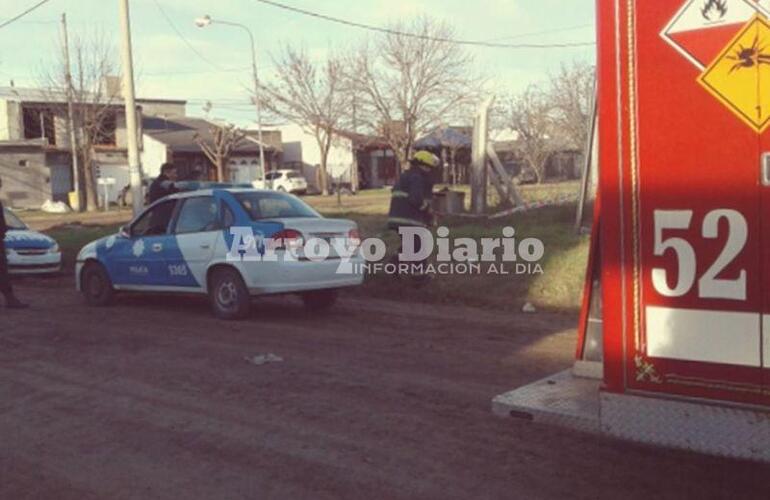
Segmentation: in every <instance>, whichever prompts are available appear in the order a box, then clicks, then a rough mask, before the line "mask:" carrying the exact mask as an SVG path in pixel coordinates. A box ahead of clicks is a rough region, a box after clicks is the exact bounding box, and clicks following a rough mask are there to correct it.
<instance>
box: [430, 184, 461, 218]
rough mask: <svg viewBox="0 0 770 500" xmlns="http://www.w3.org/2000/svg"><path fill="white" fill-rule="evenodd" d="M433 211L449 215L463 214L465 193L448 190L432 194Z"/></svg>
mask: <svg viewBox="0 0 770 500" xmlns="http://www.w3.org/2000/svg"><path fill="white" fill-rule="evenodd" d="M433 211H434V212H437V213H442V214H449V215H452V214H461V213H463V212H465V193H464V192H462V191H452V190H450V189H442V190H441V191H437V192H435V193H433Z"/></svg>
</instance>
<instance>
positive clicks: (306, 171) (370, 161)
mask: <svg viewBox="0 0 770 500" xmlns="http://www.w3.org/2000/svg"><path fill="white" fill-rule="evenodd" d="M278 130H280V132H281V136H282V139H283V166H284V167H285V168H291V169H295V170H297V171H300V172H302V174H303V175H304V176H305V178H306V179H307V181H308V185H309V188H310V190H314V191H318V190H319V186H320V165H321V151H320V148H319V147H318V143H317V141H316V138H315V136H314V135H313V134H311V133H309V132H307V131H306V130H305V129H304V128H303V127H301V126H299V125H295V124H286V125H281V126H279V127H278ZM397 163H398V162H397V161H396V158H395V155H394V154H393V151H392V150H391V149H390V147H389V146H388V145H387V144H385V143H384V142H383V141H382V140H381V139H379V138H377V137H374V136H369V135H365V134H358V133H355V132H348V131H342V130H338V131H336V132H335V134H334V140H333V141H332V146H331V149H330V150H329V156H328V159H327V165H326V169H327V173H328V176H329V184H330V185H333V184H341V185H352V184H357V186H356V187H357V188H361V189H367V188H379V187H383V186H387V185H393V184H394V183H395V181H396V179H397V177H398V169H397ZM356 167H357V170H355V171H354V168H356Z"/></svg>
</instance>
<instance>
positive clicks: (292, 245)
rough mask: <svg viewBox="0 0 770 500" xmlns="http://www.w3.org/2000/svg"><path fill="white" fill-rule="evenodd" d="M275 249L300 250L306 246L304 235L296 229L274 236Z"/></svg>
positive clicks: (285, 230) (286, 230)
mask: <svg viewBox="0 0 770 500" xmlns="http://www.w3.org/2000/svg"><path fill="white" fill-rule="evenodd" d="M272 240H273V247H274V248H275V249H276V250H299V249H300V248H302V247H303V245H304V244H305V238H304V237H303V236H302V233H300V232H299V231H295V230H294V229H284V230H283V231H278V232H277V233H275V234H274V235H273V238H272Z"/></svg>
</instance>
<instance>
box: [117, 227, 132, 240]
mask: <svg viewBox="0 0 770 500" xmlns="http://www.w3.org/2000/svg"><path fill="white" fill-rule="evenodd" d="M118 235H119V236H120V237H121V238H130V237H131V230H130V229H129V228H128V226H121V227H120V230H119V231H118Z"/></svg>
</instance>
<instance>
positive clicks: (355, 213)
mask: <svg viewBox="0 0 770 500" xmlns="http://www.w3.org/2000/svg"><path fill="white" fill-rule="evenodd" d="M578 188H579V183H578V182H566V183H554V184H543V185H533V186H522V187H520V188H519V189H520V192H521V195H522V197H523V198H524V200H525V202H527V203H532V202H536V201H544V200H552V199H555V198H559V197H562V196H569V195H571V194H576V193H577V190H578ZM460 190H463V191H466V192H468V190H467V188H461V189H460ZM306 201H308V202H309V203H310V204H311V205H313V206H314V207H315V208H316V210H318V211H319V212H321V213H322V214H324V215H325V216H327V217H338V218H346V219H352V220H355V221H356V222H357V223H358V225H359V227H360V229H361V233H362V235H363V236H364V237H373V236H380V235H382V234H383V232H384V231H385V225H386V220H387V211H388V206H389V203H390V190H387V189H382V190H373V191H364V192H362V193H360V194H358V195H356V196H343V197H342V199H341V200H338V199H337V197H336V196H327V197H322V196H312V197H307V198H306ZM340 201H341V203H340ZM467 201H468V197H466V202H467ZM575 209H576V207H575V205H574V204H569V205H564V206H557V207H547V208H542V209H539V210H532V211H529V212H526V213H522V214H515V215H512V216H510V217H505V218H502V219H498V220H495V221H485V220H476V219H468V218H459V217H455V218H444V219H443V220H441V224H442V225H446V226H447V227H449V228H450V231H451V233H450V237H451V238H455V237H461V238H473V239H475V240H477V241H478V240H479V239H480V238H484V237H489V238H499V237H501V236H502V230H503V228H504V227H506V226H512V227H514V228H515V229H516V234H517V237H518V238H520V239H523V238H539V239H541V240H542V241H543V242H544V244H545V248H546V254H545V257H544V259H543V261H542V264H541V265H542V268H543V274H536V275H517V274H515V273H512V274H509V275H488V274H483V275H442V276H438V277H437V278H436V279H435V280H433V281H432V282H431V283H430V285H428V286H427V287H425V288H423V289H415V288H413V287H410V286H409V285H407V284H405V283H404V282H401V281H398V280H396V279H394V278H392V277H390V276H372V277H369V278H368V279H367V282H366V285H365V286H364V287H363V288H362V289H361V293H362V294H365V295H371V296H376V297H383V298H390V299H397V300H402V301H409V302H426V303H441V304H466V305H473V306H478V307H488V308H494V309H508V308H520V307H521V306H522V305H523V304H524V303H526V302H532V303H533V304H535V305H536V306H537V307H538V308H541V309H546V310H555V311H575V310H577V309H578V308H579V307H580V300H581V294H582V290H583V280H584V274H585V268H586V259H587V255H588V237H586V236H579V235H577V234H575V231H574V229H573V223H574V217H575ZM491 211H493V212H494V210H491ZM486 267H487V266H485V268H486ZM505 268H506V269H507V270H508V271H509V272H511V271H514V270H515V268H514V267H513V266H512V265H510V264H507V265H505Z"/></svg>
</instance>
